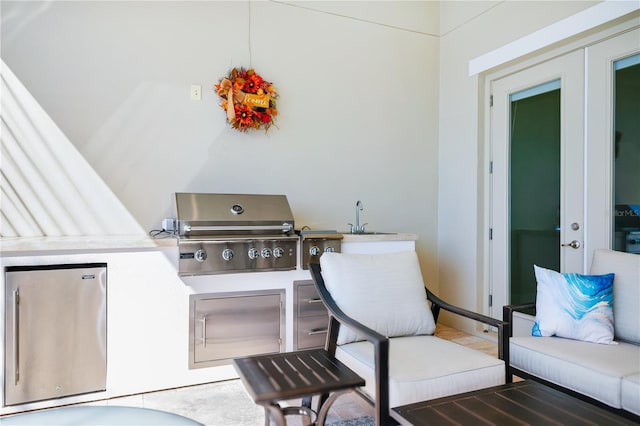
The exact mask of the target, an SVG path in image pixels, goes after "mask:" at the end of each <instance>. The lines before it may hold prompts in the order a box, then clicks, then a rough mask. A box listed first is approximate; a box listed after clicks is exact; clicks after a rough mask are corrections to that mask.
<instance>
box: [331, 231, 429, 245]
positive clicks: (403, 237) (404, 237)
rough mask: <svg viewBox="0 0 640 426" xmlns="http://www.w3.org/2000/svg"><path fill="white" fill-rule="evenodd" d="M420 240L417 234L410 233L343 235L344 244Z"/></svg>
mask: <svg viewBox="0 0 640 426" xmlns="http://www.w3.org/2000/svg"><path fill="white" fill-rule="evenodd" d="M417 239H418V235H417V234H410V233H397V234H396V233H393V234H385V233H380V234H376V233H372V234H350V233H344V234H342V242H343V243H351V242H358V243H359V242H380V241H416V240H417Z"/></svg>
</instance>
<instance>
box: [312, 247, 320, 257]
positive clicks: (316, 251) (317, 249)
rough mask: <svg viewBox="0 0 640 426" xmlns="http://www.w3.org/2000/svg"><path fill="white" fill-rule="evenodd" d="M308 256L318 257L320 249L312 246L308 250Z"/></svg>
mask: <svg viewBox="0 0 640 426" xmlns="http://www.w3.org/2000/svg"><path fill="white" fill-rule="evenodd" d="M309 254H310V255H311V256H318V255H319V254H320V247H318V246H312V247H311V248H310V249H309Z"/></svg>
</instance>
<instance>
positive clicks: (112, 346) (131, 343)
mask: <svg viewBox="0 0 640 426" xmlns="http://www.w3.org/2000/svg"><path fill="white" fill-rule="evenodd" d="M416 239H417V236H416V235H415V234H376V235H349V234H345V235H344V238H343V241H342V251H343V252H351V253H355V252H361V253H371V252H381V251H383V252H384V251H387V252H392V251H400V250H412V249H414V247H415V241H416ZM0 243H1V244H2V252H1V254H0V263H1V265H2V270H3V274H2V278H1V280H2V284H3V287H4V268H5V267H7V266H20V265H54V264H76V263H93V262H104V263H107V265H108V273H107V306H106V308H107V347H106V350H107V385H106V390H105V391H101V392H95V393H89V394H84V395H76V396H67V397H62V398H56V399H48V400H44V401H36V402H30V403H25V404H21V405H13V406H5V405H4V386H5V385H7V383H8V379H7V377H6V374H4V372H3V386H2V389H1V390H0V392H2V398H1V399H2V401H3V406H2V407H1V408H0V415H2V414H10V413H17V412H21V411H28V410H35V409H41V408H49V407H55V406H60V405H67V404H75V403H81V402H89V401H100V400H105V399H110V398H116V397H120V396H125V395H135V394H140V393H144V392H150V391H155V390H163V389H170V388H174V387H181V386H189V385H194V384H201V383H208V382H214V381H220V380H228V379H232V378H237V377H238V375H237V373H236V371H235V370H234V368H233V366H232V365H231V361H230V360H229V362H228V363H221V364H220V365H217V366H212V367H206V368H189V361H188V360H189V346H188V340H189V336H188V334H189V298H190V296H191V295H193V294H204V293H233V292H245V291H250V292H255V291H258V292H260V291H267V292H270V291H273V290H276V291H283V292H284V294H285V303H284V314H285V316H284V317H285V318H284V327H283V328H284V336H285V338H284V340H285V341H284V350H285V351H291V350H292V349H293V310H294V308H293V283H294V281H301V280H309V279H310V274H309V272H308V271H307V270H304V269H302V266H301V265H300V264H298V266H297V268H296V269H294V270H290V271H272V272H251V273H237V274H223V275H208V276H191V277H179V276H178V272H177V271H178V269H177V259H178V247H177V241H176V240H175V239H174V238H166V239H156V240H153V239H149V238H147V237H146V236H144V235H143V236H135V237H131V238H128V237H121V236H116V237H105V238H102V237H100V238H97V237H66V238H42V237H38V238H20V239H9V238H5V239H2V241H0ZM0 294H2V298H3V300H2V302H0V303H2V304H3V306H4V304H5V295H4V292H0ZM3 329H4V327H3ZM2 356H4V354H3V355H2Z"/></svg>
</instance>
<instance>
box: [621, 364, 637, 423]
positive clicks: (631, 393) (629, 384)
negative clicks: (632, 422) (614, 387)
mask: <svg viewBox="0 0 640 426" xmlns="http://www.w3.org/2000/svg"><path fill="white" fill-rule="evenodd" d="M622 408H623V409H624V410H627V411H631V412H632V413H634V414H637V415H638V416H640V372H638V373H637V374H632V375H630V376H626V377H624V378H623V379H622Z"/></svg>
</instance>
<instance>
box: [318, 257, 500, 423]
mask: <svg viewBox="0 0 640 426" xmlns="http://www.w3.org/2000/svg"><path fill="white" fill-rule="evenodd" d="M320 263H321V264H320V265H313V264H312V265H310V266H311V273H312V276H313V279H314V282H315V283H316V286H317V288H318V291H319V293H320V297H321V298H322V300H323V302H324V303H325V305H326V306H327V308H328V310H329V316H330V323H329V333H328V336H327V342H326V349H327V351H328V352H329V353H331V354H335V356H336V358H338V359H339V360H340V361H342V362H343V363H345V364H346V365H347V366H348V367H349V368H351V369H352V370H354V371H355V372H356V373H358V374H359V375H360V376H361V377H363V378H364V379H365V380H366V385H365V387H364V388H363V389H362V390H361V393H362V394H363V396H365V398H366V399H368V400H369V401H370V402H371V403H372V404H373V405H374V407H375V420H376V425H387V424H393V422H394V421H393V419H392V417H391V412H390V408H392V407H396V406H402V405H406V404H411V403H415V402H419V401H425V400H429V399H434V398H439V397H444V396H448V395H453V394H458V393H462V392H468V391H473V390H477V389H481V388H486V387H491V386H497V385H501V384H504V383H505V377H506V375H505V363H504V362H503V361H502V360H503V359H504V357H505V356H506V355H507V354H506V353H505V352H504V351H505V350H506V349H507V347H506V345H505V343H506V341H505V339H506V338H507V336H508V335H509V330H508V329H509V325H508V323H505V322H503V321H499V320H496V319H493V318H489V317H487V316H484V315H481V314H478V313H475V312H471V311H468V310H465V309H462V308H459V307H455V306H452V305H450V304H448V303H446V302H444V301H442V300H441V299H439V298H438V297H436V296H435V295H434V294H433V293H431V292H430V291H429V290H428V289H426V288H425V286H424V283H423V281H422V275H421V272H420V267H419V263H418V258H417V255H416V253H415V252H413V251H411V252H401V253H394V254H373V255H362V254H340V253H325V254H323V255H322V257H321V258H320ZM440 309H445V310H447V311H450V312H452V313H454V314H457V315H462V316H464V317H466V318H470V319H473V320H476V321H480V322H482V323H485V324H488V325H490V326H493V327H496V328H497V329H498V335H499V338H498V348H499V359H497V358H494V357H492V356H490V355H487V354H485V353H482V352H479V351H475V350H473V349H470V348H467V347H464V346H461V345H458V344H456V343H453V342H450V341H447V340H443V339H440V338H438V337H435V336H434V335H433V332H434V331H435V326H436V321H437V319H438V314H439V312H440ZM343 326H344V327H343Z"/></svg>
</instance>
